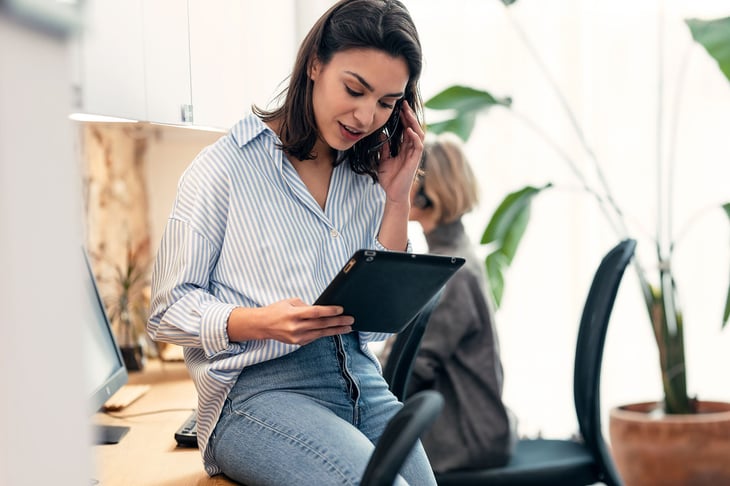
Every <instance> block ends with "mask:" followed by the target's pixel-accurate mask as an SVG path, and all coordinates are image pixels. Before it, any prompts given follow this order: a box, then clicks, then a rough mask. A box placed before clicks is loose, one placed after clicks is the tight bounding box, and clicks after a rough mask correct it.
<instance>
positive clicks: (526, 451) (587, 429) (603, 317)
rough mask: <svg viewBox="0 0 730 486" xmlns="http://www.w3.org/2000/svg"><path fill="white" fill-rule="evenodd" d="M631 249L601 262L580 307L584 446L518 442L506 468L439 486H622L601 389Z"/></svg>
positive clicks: (445, 479)
mask: <svg viewBox="0 0 730 486" xmlns="http://www.w3.org/2000/svg"><path fill="white" fill-rule="evenodd" d="M635 248H636V241H635V240H632V239H626V240H624V241H622V242H621V243H619V244H618V245H616V246H615V247H614V248H613V249H611V251H609V252H608V253H607V254H606V256H604V257H603V260H602V261H601V264H600V265H599V267H598V270H597V271H596V274H595V276H594V277H593V283H592V284H591V287H590V291H589V292H588V297H587V299H586V302H585V306H584V308H583V316H582V317H581V321H580V329H579V331H578V340H577V344H576V352H575V364H574V374H573V398H574V402H575V411H576V415H577V418H578V425H579V428H580V433H581V435H582V438H583V441H582V442H578V441H574V440H570V439H565V440H548V439H524V440H520V441H518V443H517V447H516V450H515V454H514V456H513V457H512V459H511V460H510V462H509V463H508V464H507V465H506V466H504V467H498V468H493V469H481V470H470V471H453V472H447V473H442V474H437V475H436V479H437V481H438V484H439V486H470V485H477V484H478V485H485V486H486V485H489V486H517V485H519V486H546V485H555V486H558V485H560V486H585V485H589V484H594V483H597V482H603V483H605V484H606V485H607V486H621V485H622V484H623V483H622V481H621V478H620V476H619V475H618V473H617V472H616V469H615V468H614V465H613V460H612V459H611V455H610V453H609V451H608V448H607V447H606V443H605V442H604V440H603V434H602V431H601V411H600V400H599V385H600V378H601V361H602V359H603V345H604V342H605V340H606V331H607V328H608V322H609V319H610V317H611V311H612V309H613V304H614V301H615V300H616V293H617V292H618V287H619V284H620V283H621V279H622V277H623V274H624V270H625V269H626V266H627V265H628V264H629V262H630V261H631V258H632V257H633V254H634V250H635Z"/></svg>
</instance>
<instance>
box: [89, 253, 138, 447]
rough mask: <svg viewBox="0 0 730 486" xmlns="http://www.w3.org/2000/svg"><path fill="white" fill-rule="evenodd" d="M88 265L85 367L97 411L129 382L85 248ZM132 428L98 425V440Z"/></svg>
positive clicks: (109, 439)
mask: <svg viewBox="0 0 730 486" xmlns="http://www.w3.org/2000/svg"><path fill="white" fill-rule="evenodd" d="M82 260H83V264H84V266H85V267H86V268H85V269H84V270H83V272H84V275H85V276H86V278H84V282H85V285H84V288H83V293H84V299H83V305H84V307H83V316H84V321H85V322H84V323H83V326H84V343H83V345H84V346H83V350H84V368H85V370H86V381H87V387H88V388H87V389H88V390H89V405H90V407H91V408H90V410H91V413H96V412H97V411H99V409H100V408H101V407H102V405H104V403H105V402H106V401H107V400H108V399H109V397H111V396H112V395H113V394H114V393H115V392H116V391H117V390H119V389H120V388H121V387H122V386H123V385H125V384H126V383H127V380H128V374H127V368H126V367H125V366H124V360H123V359H122V354H121V352H120V351H119V346H118V345H117V340H116V338H115V337H114V333H113V332H112V327H111V323H110V322H109V317H108V316H107V313H106V309H105V308H104V302H103V301H102V298H101V295H100V294H99V288H98V286H97V284H96V278H95V277H94V272H93V270H92V267H91V262H90V260H89V256H88V254H87V252H86V250H83V251H82ZM128 431H129V427H120V426H111V425H97V426H95V427H94V433H95V440H96V442H97V443H101V444H115V443H117V442H119V440H120V439H121V438H122V437H123V436H124V434H126V433H127V432H128Z"/></svg>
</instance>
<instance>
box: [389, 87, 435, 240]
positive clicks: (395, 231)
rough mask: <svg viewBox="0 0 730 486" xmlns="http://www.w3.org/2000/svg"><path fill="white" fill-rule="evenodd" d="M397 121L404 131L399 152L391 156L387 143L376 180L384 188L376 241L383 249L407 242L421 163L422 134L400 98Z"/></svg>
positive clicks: (409, 110) (407, 106)
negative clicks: (412, 196) (409, 215)
mask: <svg viewBox="0 0 730 486" xmlns="http://www.w3.org/2000/svg"><path fill="white" fill-rule="evenodd" d="M400 122H401V123H402V124H403V128H404V130H403V140H402V142H401V145H400V151H399V152H398V155H397V156H396V157H391V156H390V146H389V145H388V144H387V143H386V144H385V146H384V147H383V149H382V152H381V154H380V156H381V158H380V170H379V171H378V180H379V181H380V185H381V186H382V187H383V189H384V190H385V208H384V210H383V220H382V222H381V224H380V232H379V233H378V241H380V244H382V245H383V246H384V247H385V248H388V249H391V250H398V251H405V250H406V247H407V245H408V214H409V212H410V210H411V186H412V185H413V180H414V178H415V177H416V171H417V170H418V165H419V164H420V162H421V154H422V153H423V139H424V138H425V134H424V133H423V129H422V128H421V125H420V124H419V123H418V119H417V118H416V115H415V113H413V110H412V109H411V107H410V106H409V105H408V103H407V102H406V101H403V106H402V107H401V111H400Z"/></svg>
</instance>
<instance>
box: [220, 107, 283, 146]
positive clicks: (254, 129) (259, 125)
mask: <svg viewBox="0 0 730 486" xmlns="http://www.w3.org/2000/svg"><path fill="white" fill-rule="evenodd" d="M264 132H269V134H270V135H271V136H273V137H276V134H275V133H274V131H273V130H271V129H270V128H269V127H268V125H266V124H265V123H264V122H263V121H261V119H260V118H259V117H257V116H256V115H254V114H250V115H248V116H246V117H245V118H243V119H242V120H240V121H239V122H238V123H236V124H235V125H233V128H231V136H232V137H233V140H234V141H235V142H236V144H237V145H238V146H239V147H243V146H245V145H246V144H248V143H249V142H251V140H253V139H255V138H256V137H258V136H259V135H261V134H262V133H264Z"/></svg>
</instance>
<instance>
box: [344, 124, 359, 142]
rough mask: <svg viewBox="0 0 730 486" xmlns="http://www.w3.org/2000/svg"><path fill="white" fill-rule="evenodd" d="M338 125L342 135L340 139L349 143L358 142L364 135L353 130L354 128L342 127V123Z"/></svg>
mask: <svg viewBox="0 0 730 486" xmlns="http://www.w3.org/2000/svg"><path fill="white" fill-rule="evenodd" d="M339 125H340V134H341V135H342V138H344V139H345V140H347V141H349V142H352V143H355V142H357V141H358V140H360V139H361V138H362V137H363V135H364V132H361V131H359V130H355V129H354V128H350V127H348V126H346V125H343V124H342V123H339Z"/></svg>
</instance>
